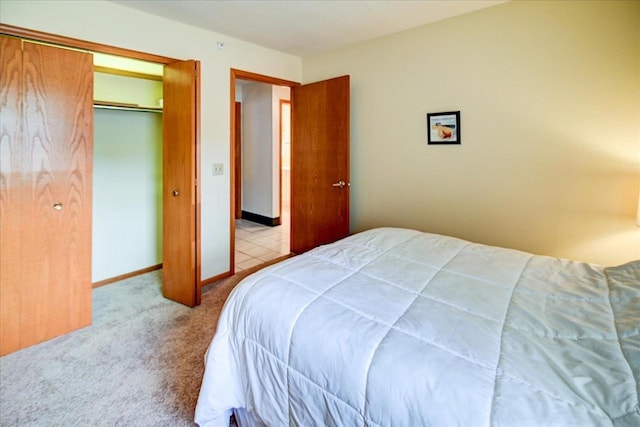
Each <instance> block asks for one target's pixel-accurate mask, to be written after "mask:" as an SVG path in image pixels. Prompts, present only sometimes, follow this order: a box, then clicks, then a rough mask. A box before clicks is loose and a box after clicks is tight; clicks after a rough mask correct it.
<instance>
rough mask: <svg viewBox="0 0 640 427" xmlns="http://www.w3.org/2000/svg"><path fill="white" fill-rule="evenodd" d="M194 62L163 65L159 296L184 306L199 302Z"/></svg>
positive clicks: (197, 65)
mask: <svg viewBox="0 0 640 427" xmlns="http://www.w3.org/2000/svg"><path fill="white" fill-rule="evenodd" d="M199 68H200V62H199V61H193V60H191V61H180V62H175V63H172V64H169V65H165V67H164V78H163V98H164V111H163V118H162V123H163V125H162V134H163V150H162V152H163V196H162V199H163V216H162V270H163V273H162V276H163V284H162V293H163V295H164V296H165V297H166V298H169V299H171V300H174V301H177V302H179V303H182V304H185V305H187V306H189V307H193V306H195V305H198V304H200V285H199V283H200V278H199V277H198V274H199V271H198V268H197V265H198V262H197V260H198V254H197V250H198V244H197V243H198V242H197V241H196V239H197V235H198V231H197V226H198V218H197V207H198V202H199V200H198V199H199V198H198V191H197V182H196V178H197V162H198V159H197V153H198V150H197V149H198V146H197V143H198V140H197V136H198V131H197V129H198V126H199V117H198V112H199V110H200V108H199V104H198V103H199V94H200V87H199V80H198V78H197V76H198V74H199Z"/></svg>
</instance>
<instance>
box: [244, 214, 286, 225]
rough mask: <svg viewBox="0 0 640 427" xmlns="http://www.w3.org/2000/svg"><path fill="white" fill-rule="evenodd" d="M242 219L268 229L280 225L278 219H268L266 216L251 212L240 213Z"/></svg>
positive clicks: (280, 222)
mask: <svg viewBox="0 0 640 427" xmlns="http://www.w3.org/2000/svg"><path fill="white" fill-rule="evenodd" d="M242 219H246V220H247V221H251V222H257V223H258V224H262V225H268V226H269V227H275V226H276V225H280V224H282V221H281V220H280V217H276V218H269V217H268V216H263V215H258V214H255V213H252V212H247V211H242Z"/></svg>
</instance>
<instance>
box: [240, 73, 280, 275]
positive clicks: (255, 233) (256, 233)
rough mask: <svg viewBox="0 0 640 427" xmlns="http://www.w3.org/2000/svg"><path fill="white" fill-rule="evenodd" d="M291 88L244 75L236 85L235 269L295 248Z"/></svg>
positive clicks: (242, 268) (276, 257)
mask: <svg viewBox="0 0 640 427" xmlns="http://www.w3.org/2000/svg"><path fill="white" fill-rule="evenodd" d="M290 97H291V91H290V88H289V87H287V86H280V85H272V84H269V83H264V82H256V81H250V80H244V79H238V80H236V91H235V117H236V122H235V144H234V145H235V157H234V162H235V171H236V173H235V183H234V189H235V195H236V199H235V214H234V218H235V241H234V243H235V250H234V259H235V266H234V267H235V271H242V270H247V269H250V268H253V267H255V266H257V265H260V264H264V263H266V262H269V261H272V260H274V259H278V258H281V257H283V256H287V255H288V254H289V252H290V244H289V242H290V218H291V216H290V209H289V208H290V147H291V101H290Z"/></svg>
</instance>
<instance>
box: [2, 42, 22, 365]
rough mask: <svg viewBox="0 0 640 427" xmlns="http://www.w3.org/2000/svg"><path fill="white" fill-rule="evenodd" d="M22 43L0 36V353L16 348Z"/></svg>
mask: <svg viewBox="0 0 640 427" xmlns="http://www.w3.org/2000/svg"><path fill="white" fill-rule="evenodd" d="M21 46H22V43H21V41H20V40H18V39H13V38H9V37H0V355H4V354H7V353H9V352H12V351H15V350H17V349H18V348H20V335H19V334H18V333H17V332H18V329H17V325H18V322H19V320H18V319H20V301H21V293H22V292H21V286H20V280H21V270H22V268H21V264H20V258H21V256H22V255H23V248H22V246H21V245H18V244H16V243H15V242H19V241H20V240H21V235H20V234H21V230H22V228H23V223H25V222H26V221H27V219H28V217H26V216H23V215H21V213H22V212H24V208H23V197H22V192H20V191H16V190H17V189H18V188H19V185H20V178H21V175H22V169H23V166H22V163H23V156H22V148H21V147H22V146H21V141H22V87H23V81H22V76H23V73H22V49H21Z"/></svg>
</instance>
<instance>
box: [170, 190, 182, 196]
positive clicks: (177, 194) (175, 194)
mask: <svg viewBox="0 0 640 427" xmlns="http://www.w3.org/2000/svg"><path fill="white" fill-rule="evenodd" d="M171 194H173V197H178V196H179V195H180V192H179V191H178V190H173V191H172V192H171Z"/></svg>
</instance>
